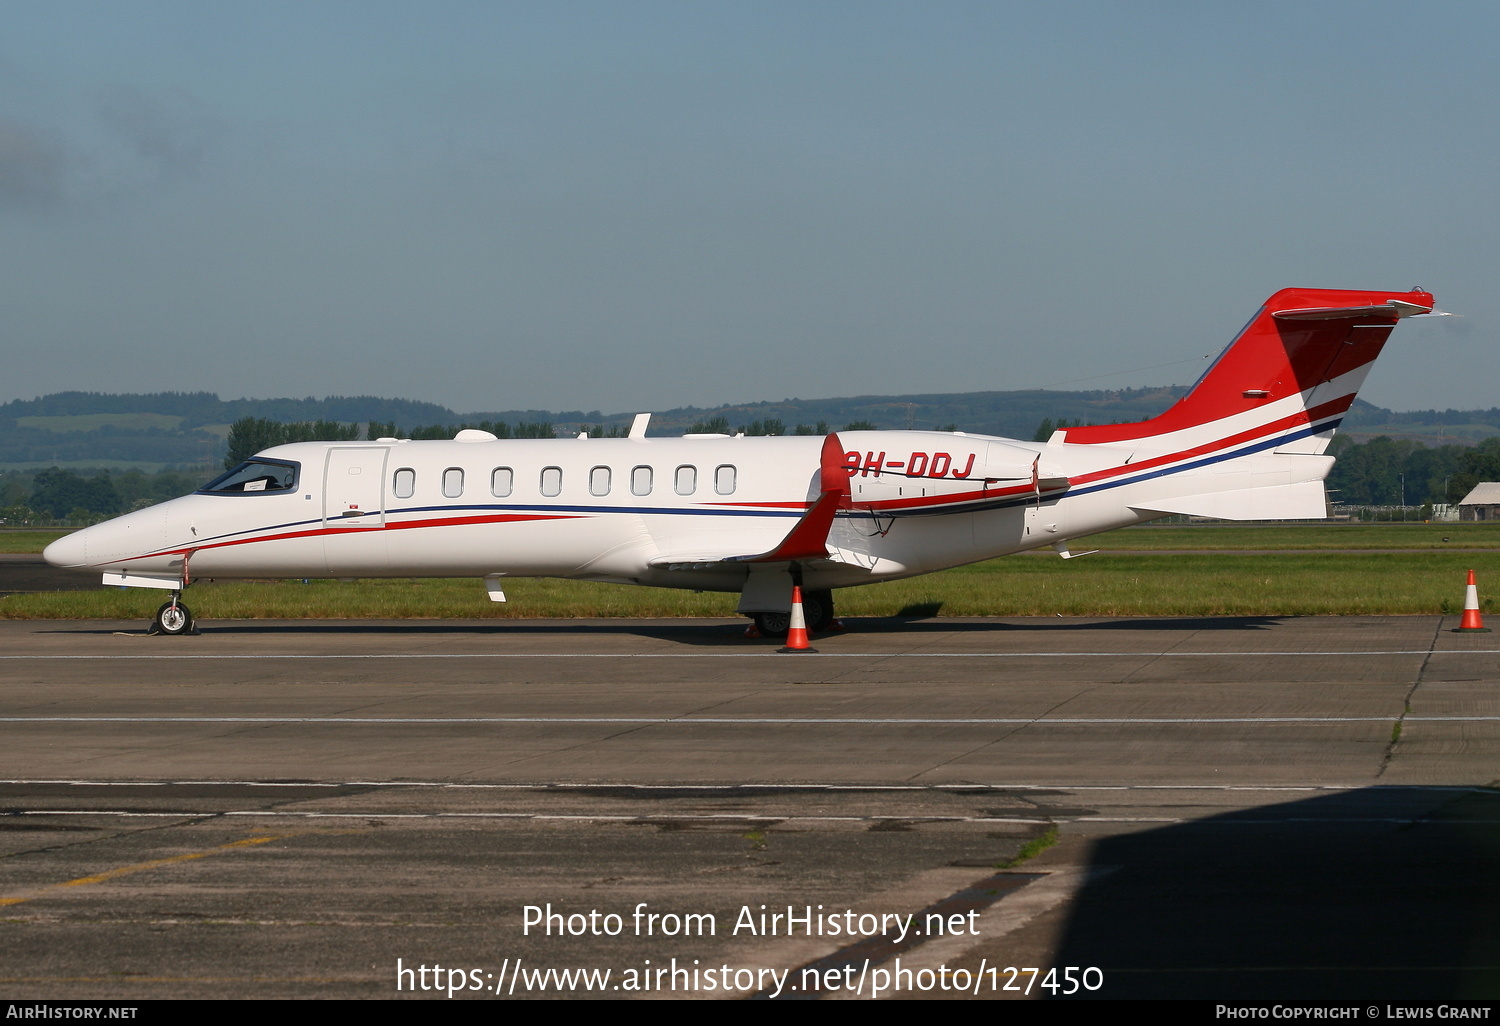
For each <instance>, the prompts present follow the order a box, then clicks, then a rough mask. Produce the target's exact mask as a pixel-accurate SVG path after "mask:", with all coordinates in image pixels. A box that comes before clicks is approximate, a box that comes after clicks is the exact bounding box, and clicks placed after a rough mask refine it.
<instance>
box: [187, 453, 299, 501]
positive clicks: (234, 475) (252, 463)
mask: <svg viewBox="0 0 1500 1026" xmlns="http://www.w3.org/2000/svg"><path fill="white" fill-rule="evenodd" d="M299 466H300V464H297V463H283V462H281V461H280V460H246V461H245V462H244V463H241V464H240V465H239V466H237V467H235V468H234V469H233V470H231V471H229V472H228V473H225V474H220V475H219V476H218V477H216V478H214V479H213V480H212V481H210V482H209V483H208V484H206V485H204V486H203V487H202V488H199V489H198V493H199V494H200V495H202V494H210V495H242V494H246V493H250V492H291V491H296V489H297V469H298V467H299Z"/></svg>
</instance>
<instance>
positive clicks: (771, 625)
mask: <svg viewBox="0 0 1500 1026" xmlns="http://www.w3.org/2000/svg"><path fill="white" fill-rule="evenodd" d="M802 618H803V619H804V620H806V621H807V629H808V630H809V631H812V632H813V633H814V634H817V633H820V632H822V631H826V630H827V629H828V628H829V627H831V626H832V625H833V592H831V591H807V592H803V593H802ZM791 626H792V614H791V613H790V612H786V613H777V612H770V613H756V614H755V629H756V630H758V631H760V632H761V633H762V634H764V635H765V636H766V637H768V638H784V637H786V633H787V631H788V630H790V629H791Z"/></svg>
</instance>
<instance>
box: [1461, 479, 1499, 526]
mask: <svg viewBox="0 0 1500 1026" xmlns="http://www.w3.org/2000/svg"><path fill="white" fill-rule="evenodd" d="M1458 518H1459V519H1460V520H1500V481H1481V482H1479V483H1478V484H1477V485H1475V486H1474V489H1473V491H1471V492H1469V494H1468V495H1465V496H1464V497H1463V498H1462V499H1460V500H1458Z"/></svg>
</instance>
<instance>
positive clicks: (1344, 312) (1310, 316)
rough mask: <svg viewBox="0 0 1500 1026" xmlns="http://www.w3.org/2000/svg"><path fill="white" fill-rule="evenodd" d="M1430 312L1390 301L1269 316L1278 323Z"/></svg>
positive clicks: (1399, 315)
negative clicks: (1373, 304)
mask: <svg viewBox="0 0 1500 1026" xmlns="http://www.w3.org/2000/svg"><path fill="white" fill-rule="evenodd" d="M1431 312H1432V307H1430V306H1419V305H1418V304H1416V303H1407V302H1404V301H1402V300H1400V299H1390V300H1387V301H1386V302H1384V303H1380V304H1378V305H1376V306H1319V307H1309V308H1306V309H1302V310H1277V311H1275V312H1274V313H1272V314H1271V316H1272V317H1275V318H1276V319H1277V320H1278V321H1337V320H1348V319H1351V318H1360V317H1417V316H1420V315H1422V314H1425V313H1431Z"/></svg>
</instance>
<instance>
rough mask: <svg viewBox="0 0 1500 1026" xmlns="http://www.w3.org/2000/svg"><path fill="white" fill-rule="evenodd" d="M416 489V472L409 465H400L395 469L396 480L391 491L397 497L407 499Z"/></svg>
mask: <svg viewBox="0 0 1500 1026" xmlns="http://www.w3.org/2000/svg"><path fill="white" fill-rule="evenodd" d="M416 490H417V472H416V471H415V470H413V469H411V468H410V467H402V468H401V469H400V470H398V471H396V480H395V482H394V487H393V491H395V493H396V498H398V499H409V498H411V497H412V495H414V494H415V493H416Z"/></svg>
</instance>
